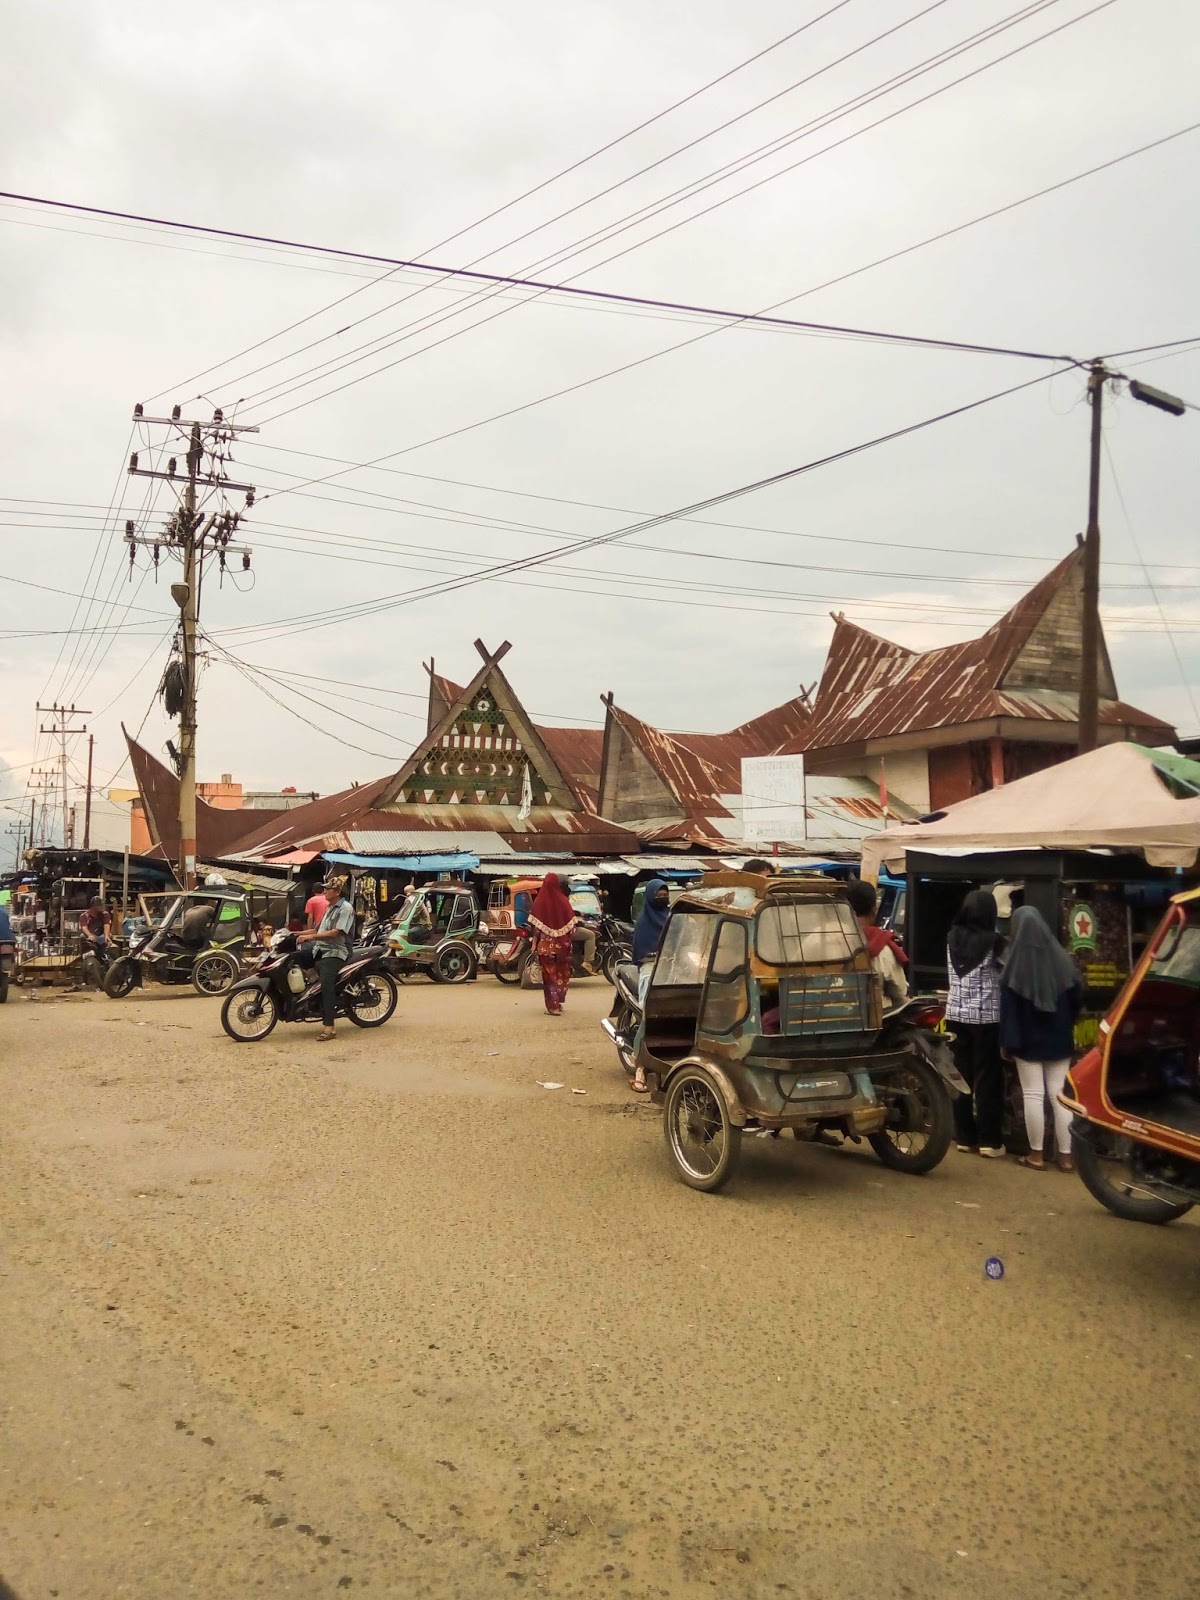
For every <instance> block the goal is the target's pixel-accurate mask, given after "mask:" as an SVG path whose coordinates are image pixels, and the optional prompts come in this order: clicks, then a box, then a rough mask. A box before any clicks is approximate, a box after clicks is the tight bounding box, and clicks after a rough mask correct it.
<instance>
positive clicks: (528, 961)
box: [491, 916, 633, 989]
mask: <svg viewBox="0 0 1200 1600" xmlns="http://www.w3.org/2000/svg"><path fill="white" fill-rule="evenodd" d="M588 926H589V928H590V929H591V931H592V932H593V933H594V934H595V935H596V957H595V962H594V971H595V972H596V973H597V974H598V975H599V976H601V977H603V978H605V979H607V981H608V982H609V983H616V981H617V968H618V967H619V966H620V965H621V963H622V962H624V961H628V960H629V954H630V951H631V949H632V947H633V928H632V927H631V926H630V924H629V923H627V922H622V921H621V920H620V919H619V918H618V917H609V916H603V917H601V918H600V920H599V922H593V923H589V924H588ZM491 970H492V971H493V972H494V973H495V974H496V977H498V978H499V979H500V981H501V983H517V982H519V983H520V985H521V987H522V988H523V989H536V988H538V986H539V985H540V984H541V981H542V969H541V967H540V966H539V965H538V958H537V955H536V953H535V952H534V950H533V949H532V947H531V946H530V944H529V943H528V942H527V941H522V943H521V945H520V946H519V947H518V948H517V950H516V952H515V954H514V955H513V957H512V958H511V959H510V961H509V962H508V964H507V966H506V967H504V968H503V969H502V968H501V966H500V964H499V963H498V962H496V963H493V965H492V966H491ZM571 976H572V977H573V978H586V977H588V976H590V974H588V973H587V972H585V971H584V969H583V943H582V941H581V940H580V939H579V938H578V937H576V939H575V942H574V945H573V947H572V962H571Z"/></svg>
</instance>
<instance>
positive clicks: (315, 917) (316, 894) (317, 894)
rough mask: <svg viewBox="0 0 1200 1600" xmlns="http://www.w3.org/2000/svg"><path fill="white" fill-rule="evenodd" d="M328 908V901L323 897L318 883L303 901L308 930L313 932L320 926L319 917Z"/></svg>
mask: <svg viewBox="0 0 1200 1600" xmlns="http://www.w3.org/2000/svg"><path fill="white" fill-rule="evenodd" d="M328 910H329V901H328V900H327V899H326V898H325V895H324V893H323V892H322V889H321V886H320V884H318V885H317V887H316V888H315V889H314V890H313V892H312V894H311V895H309V897H308V899H307V900H306V901H305V902H304V915H305V917H306V918H307V919H308V931H309V932H310V933H313V932H315V931H316V929H318V928H319V927H320V926H321V918H322V917H323V916H324V915H325V913H326V912H327V911H328Z"/></svg>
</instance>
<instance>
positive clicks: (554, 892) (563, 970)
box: [529, 872, 576, 1017]
mask: <svg viewBox="0 0 1200 1600" xmlns="http://www.w3.org/2000/svg"><path fill="white" fill-rule="evenodd" d="M575 920H576V919H575V913H574V912H573V911H572V910H571V902H570V901H569V900H568V899H567V897H566V895H565V894H564V893H563V891H562V886H561V885H560V883H559V881H558V873H557V872H548V873H547V874H546V880H545V882H544V883H543V884H542V887H541V888H540V889H539V890H538V892H537V895H536V897H535V899H534V902H533V906H532V909H531V910H530V913H529V926H530V928H531V929H532V930H533V936H534V939H535V941H536V943H535V946H534V948H535V951H536V953H537V958H538V964H539V966H540V967H541V969H542V993H543V994H544V995H545V997H546V1014H547V1015H548V1016H551V1017H559V1016H561V1015H562V1008H563V1001H564V1000H565V999H566V998H567V985H568V984H569V983H570V981H571V962H572V955H571V933H572V930H573V929H574V927H575Z"/></svg>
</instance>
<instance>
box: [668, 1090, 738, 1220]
mask: <svg viewBox="0 0 1200 1600" xmlns="http://www.w3.org/2000/svg"><path fill="white" fill-rule="evenodd" d="M663 1131H664V1133H665V1134H666V1137H667V1148H668V1149H669V1150H670V1152H671V1156H672V1158H673V1159H674V1162H675V1165H676V1167H677V1168H678V1171H679V1176H680V1177H681V1178H682V1179H683V1181H684V1183H686V1184H687V1185H688V1187H689V1188H691V1189H700V1190H701V1191H703V1192H704V1193H705V1194H713V1193H714V1192H715V1191H716V1190H717V1189H720V1188H721V1187H722V1186H723V1185H724V1184H726V1183H728V1181H729V1179H730V1178H731V1177H732V1175H733V1169H734V1167H735V1166H736V1165H737V1159H738V1153H739V1151H740V1150H741V1147H742V1130H741V1129H740V1128H737V1127H735V1126H734V1125H733V1123H732V1122H731V1121H730V1119H729V1108H728V1107H727V1106H726V1104H725V1097H724V1096H723V1095H722V1093H721V1091H720V1089H718V1088H717V1086H716V1084H715V1083H714V1082H713V1080H712V1078H711V1077H710V1076H709V1075H708V1073H707V1072H705V1070H704V1068H703V1067H683V1068H681V1069H680V1071H679V1072H677V1073H676V1074H675V1076H674V1077H673V1078H672V1079H671V1083H670V1086H669V1087H668V1089H667V1098H666V1102H665V1104H664V1106H663Z"/></svg>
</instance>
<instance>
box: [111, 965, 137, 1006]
mask: <svg viewBox="0 0 1200 1600" xmlns="http://www.w3.org/2000/svg"><path fill="white" fill-rule="evenodd" d="M136 977H137V972H136V970H135V968H134V965H133V962H132V961H130V959H129V958H128V956H126V957H124V958H122V960H120V961H114V962H113V964H112V966H111V967H109V969H108V971H107V972H106V973H105V974H104V992H105V994H106V995H107V996H108V998H109V999H110V1000H124V998H125V996H126V995H127V994H128V993H129V992H130V990H131V989H132V988H133V985H134V980H135V979H136Z"/></svg>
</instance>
